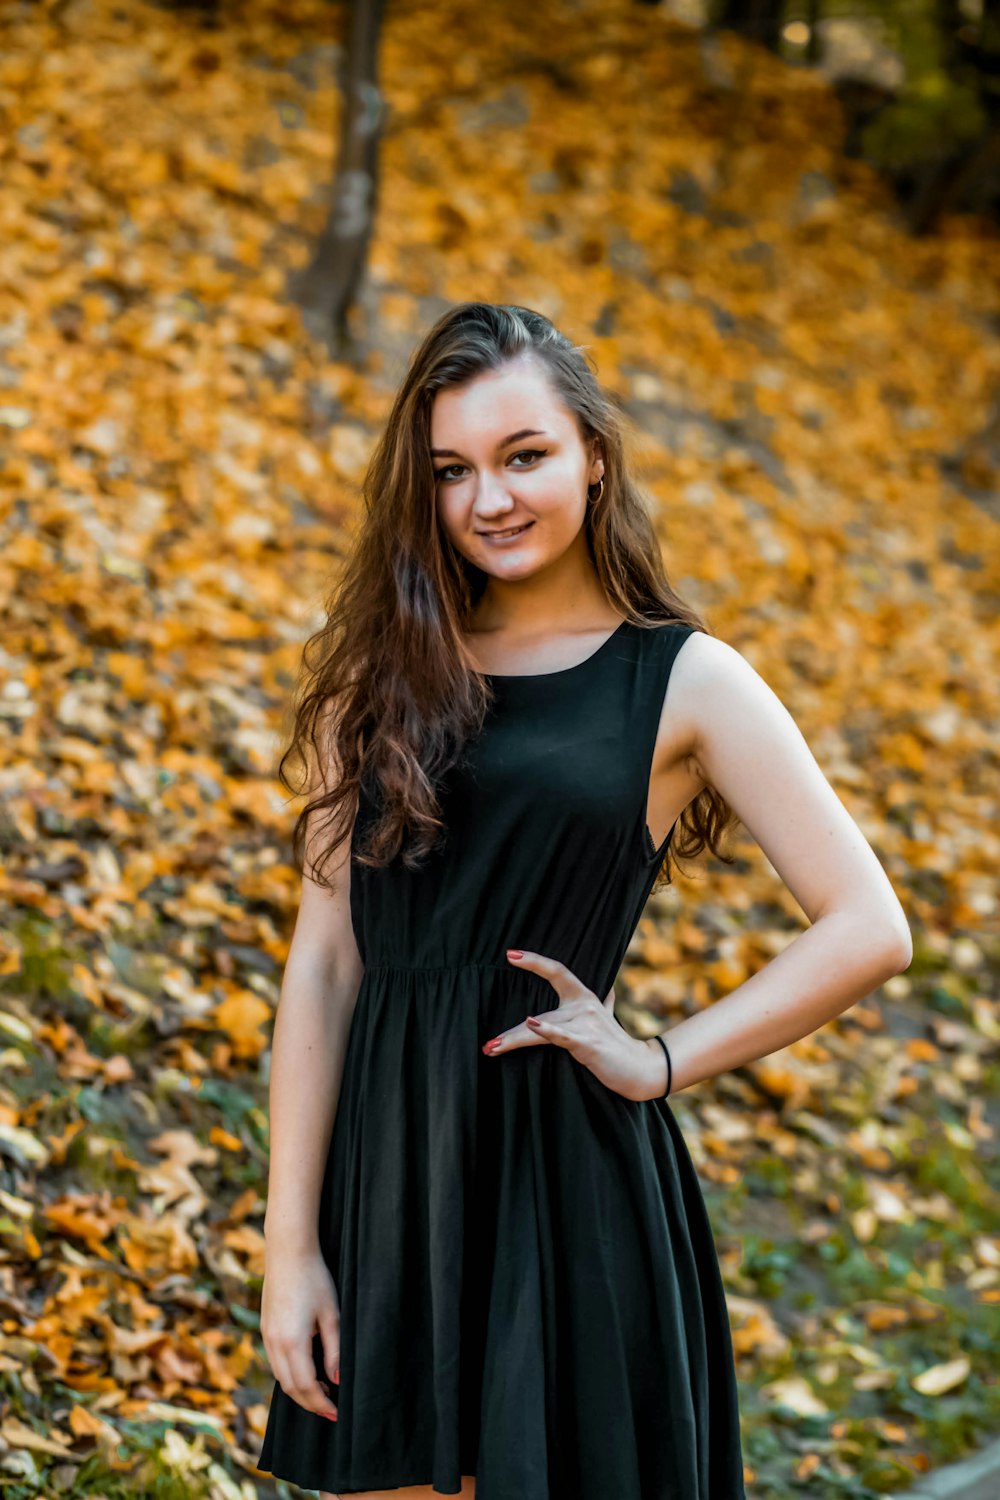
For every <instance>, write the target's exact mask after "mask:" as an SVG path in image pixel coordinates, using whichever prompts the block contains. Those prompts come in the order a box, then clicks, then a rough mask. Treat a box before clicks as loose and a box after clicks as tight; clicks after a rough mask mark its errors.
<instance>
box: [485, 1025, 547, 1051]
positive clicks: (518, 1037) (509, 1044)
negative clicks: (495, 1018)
mask: <svg viewBox="0 0 1000 1500" xmlns="http://www.w3.org/2000/svg"><path fill="white" fill-rule="evenodd" d="M544 1040H545V1039H544V1038H543V1037H537V1036H532V1034H531V1032H530V1031H529V1029H528V1027H527V1025H526V1024H525V1023H524V1022H522V1023H521V1025H520V1026H512V1027H511V1029H510V1031H502V1032H501V1033H500V1035H499V1036H495V1037H491V1038H490V1040H489V1041H488V1042H487V1043H486V1045H485V1046H484V1047H483V1051H484V1052H485V1053H486V1056H487V1057H496V1055H497V1053H498V1052H510V1051H512V1050H513V1048H515V1047H541V1046H543V1045H544Z"/></svg>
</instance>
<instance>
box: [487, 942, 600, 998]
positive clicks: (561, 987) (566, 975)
mask: <svg viewBox="0 0 1000 1500" xmlns="http://www.w3.org/2000/svg"><path fill="white" fill-rule="evenodd" d="M507 960H508V962H509V963H510V964H512V965H513V967H514V968H515V969H527V970H528V971H529V973H532V974H539V975H540V976H541V977H542V979H547V980H548V981H549V984H551V986H552V988H553V989H554V990H555V992H556V994H557V995H558V996H559V999H560V1000H573V999H575V998H576V997H578V996H580V995H588V994H589V993H590V991H589V990H588V989H587V988H586V986H585V985H583V984H581V983H580V981H579V979H577V977H576V975H575V974H574V973H573V971H572V969H567V967H566V965H565V964H561V963H560V962H559V960H558V959H557V958H548V957H546V955H545V954H544V953H529V951H528V950H527V949H526V948H523V949H522V948H508V949H507Z"/></svg>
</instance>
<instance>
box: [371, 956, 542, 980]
mask: <svg viewBox="0 0 1000 1500" xmlns="http://www.w3.org/2000/svg"><path fill="white" fill-rule="evenodd" d="M468 969H482V970H485V971H487V972H489V971H492V970H497V971H500V972H502V973H504V974H525V973H530V972H531V971H530V970H527V969H518V968H517V966H516V964H512V963H510V962H508V961H507V959H500V960H490V959H482V958H466V959H460V960H458V961H455V962H452V963H435V964H431V963H427V964H423V963H397V962H396V960H395V959H381V958H375V959H371V960H367V961H366V962H365V973H366V974H369V973H372V974H375V973H381V972H389V973H397V974H460V973H463V972H464V971H465V970H468ZM535 977H536V978H537V977H538V976H537V975H536V976H535Z"/></svg>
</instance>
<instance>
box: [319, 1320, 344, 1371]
mask: <svg viewBox="0 0 1000 1500" xmlns="http://www.w3.org/2000/svg"><path fill="white" fill-rule="evenodd" d="M316 1322H317V1324H318V1325H319V1336H320V1340H321V1341H322V1345H323V1368H324V1370H325V1371H326V1374H327V1378H328V1379H329V1380H332V1381H333V1384H334V1385H336V1384H337V1383H338V1382H339V1380H340V1315H339V1313H338V1311H337V1309H336V1308H335V1307H333V1306H330V1307H324V1308H322V1309H321V1311H320V1312H319V1313H318V1314H317V1317H316Z"/></svg>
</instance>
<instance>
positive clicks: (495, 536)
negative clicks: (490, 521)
mask: <svg viewBox="0 0 1000 1500" xmlns="http://www.w3.org/2000/svg"><path fill="white" fill-rule="evenodd" d="M534 524H535V523H534V521H525V523H524V525H523V526H518V527H516V529H515V530H513V531H481V532H480V533H479V535H480V536H481V537H482V538H483V541H484V542H489V543H490V545H491V546H496V545H498V544H502V543H503V542H515V541H517V538H518V537H519V536H523V535H524V533H525V532H526V531H527V530H528V528H529V527H531V526H534Z"/></svg>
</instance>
